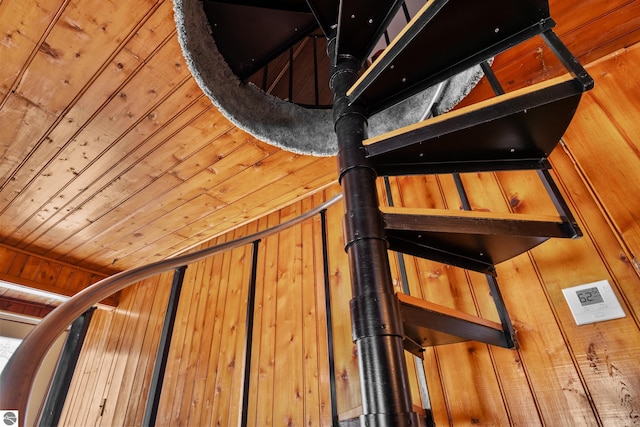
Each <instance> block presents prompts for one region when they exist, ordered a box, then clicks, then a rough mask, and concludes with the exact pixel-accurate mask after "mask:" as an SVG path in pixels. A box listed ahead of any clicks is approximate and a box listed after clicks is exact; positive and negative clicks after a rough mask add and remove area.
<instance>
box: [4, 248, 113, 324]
mask: <svg viewBox="0 0 640 427" xmlns="http://www.w3.org/2000/svg"><path fill="white" fill-rule="evenodd" d="M105 277H106V276H105V275H103V274H100V273H97V272H94V271H91V270H87V269H85V268H81V267H78V266H75V265H72V264H67V263H64V262H60V261H55V260H52V259H48V258H46V257H42V256H38V255H33V254H30V253H28V252H25V251H22V250H20V249H15V248H12V247H10V246H6V245H0V280H5V281H7V282H11V283H16V284H18V285H23V286H27V287H31V288H35V289H40V290H43V291H48V292H53V293H56V294H60V295H66V296H72V295H74V294H75V293H77V292H78V291H80V290H82V289H84V288H86V287H87V286H89V285H91V284H93V283H95V282H97V281H98V280H101V279H104V278H105ZM3 297H7V299H6V300H5V299H4V298H3ZM29 301H31V302H32V303H33V302H37V303H41V304H40V305H41V307H39V308H38V307H36V308H34V307H33V304H29ZM103 303H104V304H107V305H111V306H115V305H117V304H118V294H116V295H114V296H112V297H109V298H108V299H106V300H105V301H103ZM50 304H54V305H57V303H55V302H54V301H49V300H48V299H46V298H34V297H32V296H28V295H23V294H22V293H17V292H15V291H8V290H2V289H0V309H2V310H7V311H12V312H18V313H22V314H29V315H35V316H38V317H42V315H44V314H46V313H48V312H49V311H50V309H49V308H47V307H46V306H48V305H50Z"/></svg>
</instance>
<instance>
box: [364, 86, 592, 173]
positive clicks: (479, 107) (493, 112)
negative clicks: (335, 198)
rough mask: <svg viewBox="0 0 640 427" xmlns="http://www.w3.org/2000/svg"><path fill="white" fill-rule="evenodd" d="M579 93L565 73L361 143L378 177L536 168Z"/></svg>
mask: <svg viewBox="0 0 640 427" xmlns="http://www.w3.org/2000/svg"><path fill="white" fill-rule="evenodd" d="M583 91H584V87H583V86H582V84H581V83H580V82H579V81H578V80H576V79H574V78H572V77H571V76H570V75H568V74H567V75H565V76H562V77H558V78H555V79H550V80H548V81H546V82H542V83H538V84H535V85H532V86H529V87H527V88H524V89H520V90H517V91H514V92H511V93H508V94H504V95H500V96H496V97H494V98H491V99H489V100H486V101H483V102H479V103H477V104H474V105H470V106H467V107H464V108H460V109H458V110H454V111H451V112H448V113H445V114H442V115H440V116H436V117H434V118H431V119H428V120H425V121H422V122H420V123H416V124H413V125H410V126H405V127H403V128H400V129H397V130H394V131H392V132H388V133H385V134H382V135H378V136H375V137H372V138H369V139H367V140H365V141H364V142H363V144H364V145H365V150H366V153H367V157H368V158H369V160H370V161H371V162H372V163H373V166H374V167H375V168H376V170H377V171H378V173H379V174H381V175H409V174H412V173H421V174H422V173H449V172H472V171H489V170H507V169H532V168H533V169H542V168H545V167H546V158H547V157H548V156H549V155H550V154H551V152H552V151H553V149H554V148H555V147H556V145H557V144H558V142H559V140H560V138H561V137H562V135H563V134H564V132H565V131H566V129H567V127H568V126H569V123H570V122H571V119H572V118H573V115H574V113H575V111H576V109H577V106H578V103H579V101H580V98H581V95H582V92H583ZM541 123H544V126H541V125H540V124H541Z"/></svg>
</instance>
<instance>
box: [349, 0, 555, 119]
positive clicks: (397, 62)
mask: <svg viewBox="0 0 640 427" xmlns="http://www.w3.org/2000/svg"><path fill="white" fill-rule="evenodd" d="M553 25H554V23H553V21H552V20H551V18H550V15H549V6H548V3H547V1H546V0H522V1H518V2H516V3H513V2H511V1H509V0H492V1H489V2H477V1H473V0H449V1H447V0H430V1H428V2H427V3H426V4H425V6H424V7H423V8H422V9H421V10H420V11H419V12H418V14H417V15H416V16H415V17H414V18H413V19H412V20H411V22H410V23H409V24H408V25H407V26H406V27H405V28H404V30H403V31H402V32H401V33H400V34H399V35H398V36H397V37H396V38H395V39H394V40H393V42H392V43H391V44H390V45H389V47H387V49H385V51H384V52H383V53H382V55H380V57H379V58H378V59H377V60H376V61H375V62H374V63H373V64H372V66H371V67H369V69H368V70H367V71H366V72H365V73H364V74H363V75H362V76H361V78H360V79H358V81H357V82H356V83H355V84H354V85H353V87H352V88H351V89H350V90H349V91H348V93H347V94H348V96H349V98H350V101H351V102H354V101H355V100H357V99H359V100H361V102H362V103H363V104H364V105H366V106H367V108H368V109H369V113H370V114H374V113H376V112H378V111H381V110H383V109H385V108H387V107H389V106H391V105H393V104H395V103H397V102H399V101H401V100H403V99H406V98H407V97H409V96H411V95H413V94H415V93H418V92H419V91H421V90H423V89H425V88H427V87H429V86H432V85H434V84H437V83H439V82H441V81H444V80H446V79H447V78H449V77H451V76H453V75H455V74H457V73H459V72H461V71H464V70H465V69H467V68H469V67H471V66H473V65H476V64H479V63H480V62H482V61H484V60H486V59H488V58H490V57H492V56H494V55H496V54H498V53H500V52H501V51H503V50H505V49H507V48H509V47H511V46H513V45H515V44H517V43H519V42H521V41H524V40H526V39H528V38H530V37H532V36H534V35H536V34H538V33H540V32H542V31H544V30H546V29H550V28H552V27H553ZM459 28H465V31H462V32H461V31H459ZM434 41H437V42H434Z"/></svg>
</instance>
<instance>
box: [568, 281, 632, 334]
mask: <svg viewBox="0 0 640 427" xmlns="http://www.w3.org/2000/svg"><path fill="white" fill-rule="evenodd" d="M562 293H563V294H564V297H565V298H566V300H567V303H568V304H569V308H570V309H571V314H573V318H574V320H575V321H576V323H577V324H578V325H587V324H589V323H594V322H602V321H604V320H611V319H619V318H621V317H624V316H625V314H624V310H623V309H622V306H620V303H619V302H618V299H617V298H616V295H615V293H614V292H613V289H612V288H611V284H610V283H609V281H608V280H600V281H598V282H593V283H585V284H583V285H578V286H573V287H571V288H564V289H562Z"/></svg>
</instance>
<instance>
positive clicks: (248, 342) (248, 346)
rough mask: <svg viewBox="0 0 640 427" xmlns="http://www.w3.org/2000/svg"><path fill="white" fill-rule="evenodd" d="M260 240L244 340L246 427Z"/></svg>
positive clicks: (253, 258) (254, 254)
mask: <svg viewBox="0 0 640 427" xmlns="http://www.w3.org/2000/svg"><path fill="white" fill-rule="evenodd" d="M259 247H260V240H256V241H255V242H253V244H252V256H251V278H250V279H249V292H248V294H247V317H246V319H247V321H246V330H245V338H244V339H245V341H244V348H245V353H244V381H243V386H242V415H241V421H240V425H241V426H242V427H245V426H246V425H247V420H248V417H249V390H250V387H249V386H250V385H251V384H250V383H251V353H252V350H253V321H254V317H255V308H256V281H257V277H258V248H259Z"/></svg>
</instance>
